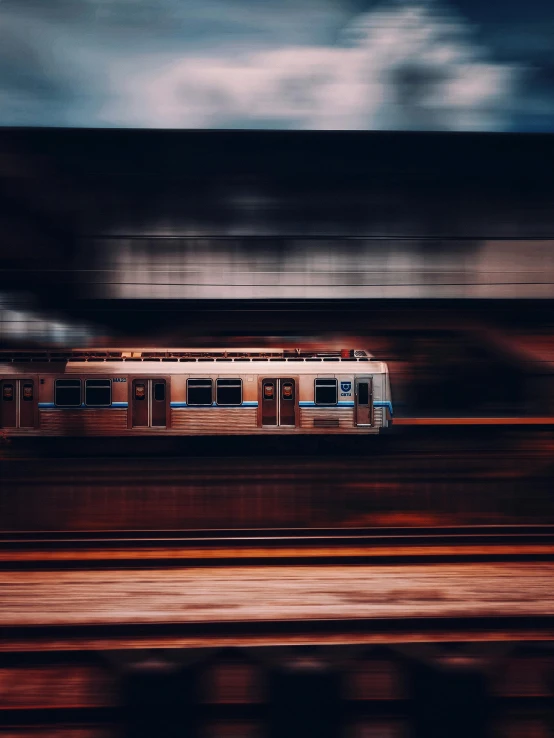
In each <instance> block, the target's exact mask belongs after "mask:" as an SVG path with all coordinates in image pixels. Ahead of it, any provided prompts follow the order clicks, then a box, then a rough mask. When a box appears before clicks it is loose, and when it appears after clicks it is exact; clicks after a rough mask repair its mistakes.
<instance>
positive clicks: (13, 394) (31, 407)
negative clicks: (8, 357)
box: [0, 379, 37, 428]
mask: <svg viewBox="0 0 554 738" xmlns="http://www.w3.org/2000/svg"><path fill="white" fill-rule="evenodd" d="M0 387H1V389H0V391H1V396H0V403H1V404H0V426H1V427H2V428H35V427H36V408H37V402H36V396H35V394H36V393H35V381H34V380H33V379H3V380H2V381H1V382H0Z"/></svg>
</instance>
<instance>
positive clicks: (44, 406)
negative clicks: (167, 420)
mask: <svg viewBox="0 0 554 738" xmlns="http://www.w3.org/2000/svg"><path fill="white" fill-rule="evenodd" d="M169 404H170V407H171V409H172V410H178V409H181V408H187V407H191V406H190V405H187V403H186V402H170V403H169ZM298 404H299V406H300V407H317V408H320V409H321V410H332V409H333V408H346V407H354V402H339V403H337V404H336V405H316V404H315V402H311V401H306V400H302V401H301V402H299V403H298ZM128 405H129V403H127V402H112V404H111V405H108V406H105V407H104V408H94V407H89V406H87V405H77V406H73V407H58V406H57V405H55V404H54V403H53V402H39V403H38V407H39V410H80V409H88V410H95V409H104V410H109V409H110V408H113V409H125V408H127V407H128ZM194 407H206V408H207V407H222V408H225V407H258V403H257V402H256V401H255V400H253V401H247V402H243V403H242V405H216V403H215V402H214V403H213V404H212V405H211V406H210V405H200V406H199V405H195V406H194ZM373 407H384V408H386V409H387V410H388V411H389V413H390V414H391V415H392V414H393V410H392V402H390V400H375V402H374V403H373Z"/></svg>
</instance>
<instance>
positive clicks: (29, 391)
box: [22, 382, 33, 402]
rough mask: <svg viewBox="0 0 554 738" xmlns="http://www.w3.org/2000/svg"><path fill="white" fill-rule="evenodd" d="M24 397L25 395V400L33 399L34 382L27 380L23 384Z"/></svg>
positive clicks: (30, 400)
mask: <svg viewBox="0 0 554 738" xmlns="http://www.w3.org/2000/svg"><path fill="white" fill-rule="evenodd" d="M22 397H23V402H32V401H33V383H32V382H25V383H24V384H23V392H22Z"/></svg>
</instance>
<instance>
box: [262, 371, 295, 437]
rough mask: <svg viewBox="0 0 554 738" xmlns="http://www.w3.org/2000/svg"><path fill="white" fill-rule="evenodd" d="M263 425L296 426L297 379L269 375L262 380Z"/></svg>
mask: <svg viewBox="0 0 554 738" xmlns="http://www.w3.org/2000/svg"><path fill="white" fill-rule="evenodd" d="M261 406H262V417H261V422H262V425H265V426H280V427H289V428H294V427H295V426H296V381H295V380H294V379H291V378H284V379H281V378H277V377H269V378H267V379H262V382H261Z"/></svg>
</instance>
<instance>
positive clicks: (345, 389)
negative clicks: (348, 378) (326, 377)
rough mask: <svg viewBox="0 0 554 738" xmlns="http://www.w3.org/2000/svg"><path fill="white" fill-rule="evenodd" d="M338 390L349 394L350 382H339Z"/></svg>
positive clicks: (350, 389)
mask: <svg viewBox="0 0 554 738" xmlns="http://www.w3.org/2000/svg"><path fill="white" fill-rule="evenodd" d="M340 391H341V392H343V393H344V394H345V395H349V394H350V392H351V391H352V382H341V383H340Z"/></svg>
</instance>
